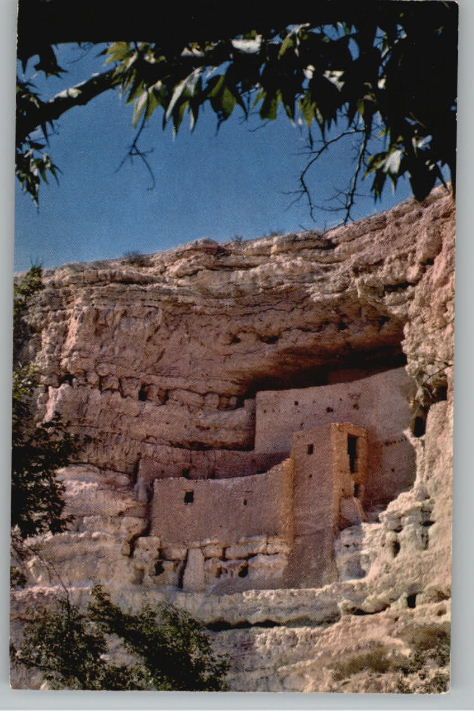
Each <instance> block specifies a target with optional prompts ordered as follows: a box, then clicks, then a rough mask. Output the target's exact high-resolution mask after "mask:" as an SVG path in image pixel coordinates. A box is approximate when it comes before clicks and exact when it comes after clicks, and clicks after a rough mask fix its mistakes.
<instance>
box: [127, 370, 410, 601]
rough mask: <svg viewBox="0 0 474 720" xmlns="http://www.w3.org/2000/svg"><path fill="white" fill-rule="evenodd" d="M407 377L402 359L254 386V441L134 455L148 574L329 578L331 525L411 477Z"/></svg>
mask: <svg viewBox="0 0 474 720" xmlns="http://www.w3.org/2000/svg"><path fill="white" fill-rule="evenodd" d="M412 387H413V386H412V383H411V382H410V381H409V379H408V378H407V376H406V373H405V371H404V369H403V368H401V369H396V370H390V371H387V372H384V373H379V374H375V375H372V376H370V377H366V378H364V379H360V380H353V381H352V382H344V383H337V384H333V385H330V386H321V387H314V388H305V389H302V390H286V391H265V392H261V393H257V398H256V438H255V450H253V451H249V452H237V451H234V452H232V451H225V450H222V451H218V450H214V451H208V452H206V451H182V450H181V451H179V450H175V451H174V453H173V452H171V453H170V449H169V448H166V450H165V456H164V457H163V458H162V459H159V458H154V459H151V460H150V459H146V460H143V461H142V462H141V464H140V469H139V474H138V482H137V489H138V494H139V496H141V498H142V499H143V500H146V499H148V500H149V502H150V505H151V525H150V536H151V537H155V538H159V549H158V548H157V558H156V563H155V565H154V574H155V579H154V582H155V583H157V584H159V585H171V586H176V587H179V588H182V589H183V590H193V591H203V590H219V591H229V590H237V589H245V588H250V587H251V588H264V587H267V588H271V587H317V586H320V585H324V584H326V583H328V582H331V581H333V580H335V579H337V567H336V563H335V558H334V542H335V539H336V538H337V536H338V533H339V531H340V530H342V529H344V528H346V527H348V526H351V525H357V524H360V523H361V522H362V521H363V519H364V517H365V511H366V509H369V510H370V508H371V507H373V505H374V503H377V502H381V501H384V500H386V499H387V498H390V497H394V496H395V495H396V494H398V492H399V491H400V489H401V488H403V487H404V486H405V487H407V486H408V485H409V484H410V482H412V480H413V470H414V466H413V460H412V448H411V445H410V444H409V442H408V440H407V439H406V438H405V436H404V434H403V428H405V427H407V425H408V424H409V405H408V400H409V396H410V393H411V391H412ZM378 404H379V405H380V404H381V405H383V406H384V412H380V413H379V412H377V406H378ZM387 410H388V411H389V412H387ZM333 420H334V421H333ZM357 421H358V422H357ZM159 452H160V450H159V449H158V452H157V454H158V455H159ZM180 453H181V455H180ZM209 454H210V455H211V457H208V455H209ZM282 458H285V459H283V460H282ZM167 459H169V460H168V461H167ZM180 460H181V469H180V470H179V471H178V472H177V473H176V475H177V476H176V477H173V472H172V470H173V469H175V468H179V467H180ZM169 461H171V462H170V464H168V462H169ZM226 470H227V471H229V470H230V471H232V470H233V476H229V475H227V476H226Z"/></svg>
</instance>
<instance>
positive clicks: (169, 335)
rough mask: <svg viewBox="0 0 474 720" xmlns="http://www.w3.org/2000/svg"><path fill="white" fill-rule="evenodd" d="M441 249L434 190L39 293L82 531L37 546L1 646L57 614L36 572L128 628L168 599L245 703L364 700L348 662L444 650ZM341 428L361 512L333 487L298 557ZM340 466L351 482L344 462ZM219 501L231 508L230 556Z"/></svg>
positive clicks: (42, 406) (447, 260)
mask: <svg viewBox="0 0 474 720" xmlns="http://www.w3.org/2000/svg"><path fill="white" fill-rule="evenodd" d="M454 236H455V214H454V206H453V202H452V199H451V198H450V196H449V195H448V194H446V193H445V192H444V191H442V190H438V191H435V192H434V193H432V195H431V196H430V197H429V198H428V199H427V200H426V201H424V202H423V203H421V204H419V203H415V202H408V203H404V204H403V205H400V206H398V207H397V208H395V209H393V210H391V211H390V212H387V213H384V214H381V215H376V216H373V217H370V218H368V219H366V220H363V221H361V222H358V223H355V224H353V225H351V226H349V227H347V228H340V229H336V230H332V231H329V232H327V233H325V234H318V233H316V232H305V233H301V234H298V235H286V236H278V237H266V238H262V239H259V240H255V241H248V242H243V243H230V244H227V245H219V244H217V243H215V242H213V241H212V240H208V239H205V240H201V241H197V242H196V243H192V244H191V245H187V246H185V247H183V248H179V249H177V250H175V251H170V252H166V253H160V254H157V255H153V256H147V257H146V258H144V259H143V261H142V263H141V264H140V265H137V264H133V265H130V264H128V263H127V262H126V261H124V260H111V261H104V262H100V263H91V264H81V265H74V266H66V267H63V268H59V269H56V270H53V271H48V272H47V273H46V277H45V289H44V291H43V292H42V293H41V295H40V296H39V297H38V301H37V302H36V303H35V306H34V307H33V308H32V310H31V322H32V324H33V325H34V327H35V328H36V330H37V332H36V334H35V335H34V337H33V338H32V340H31V341H30V344H29V346H28V348H26V349H25V354H26V355H27V356H28V357H29V358H30V359H31V360H34V362H35V363H36V365H37V366H38V367H39V368H40V371H41V374H42V386H41V387H42V390H41V392H40V394H39V396H38V417H39V418H46V419H47V418H50V417H51V416H52V415H53V414H54V413H55V412H59V413H60V415H61V416H62V419H63V421H64V422H65V424H66V425H67V427H68V429H69V430H70V431H71V432H73V433H74V434H75V435H76V436H77V437H78V440H79V450H78V452H77V456H76V457H75V458H74V462H73V464H71V466H69V467H67V468H65V469H63V470H62V471H61V475H62V477H63V479H64V482H65V486H66V500H67V511H68V512H71V513H72V514H73V515H74V521H73V523H72V525H71V527H70V530H68V532H66V533H64V534H62V535H60V536H55V537H45V538H44V539H43V540H42V549H41V553H42V556H43V557H44V558H46V559H47V561H48V563H47V564H45V563H44V562H43V563H42V562H41V561H39V560H38V559H35V560H34V561H32V562H31V567H30V578H29V583H28V585H27V586H26V588H25V589H23V590H21V591H18V592H17V593H16V594H15V597H14V604H13V630H14V634H15V633H17V632H18V629H19V627H20V623H21V619H22V617H23V616H24V613H25V612H26V610H27V608H28V607H29V606H31V603H32V602H37V603H39V602H42V601H47V600H48V599H49V598H50V597H51V595H52V594H54V593H56V592H57V591H58V590H57V588H58V582H57V577H55V575H54V573H53V574H51V571H50V569H49V570H48V567H50V563H53V564H54V566H55V567H56V569H57V573H58V574H59V576H60V577H61V578H62V580H63V581H64V582H65V583H66V584H67V585H68V586H69V587H70V588H71V593H72V594H73V595H75V596H77V597H78V598H82V599H86V598H87V595H88V592H89V589H90V587H91V586H92V585H93V584H95V583H97V582H101V583H102V584H103V585H104V586H105V587H107V588H108V589H109V590H110V591H111V593H112V596H113V597H114V599H115V600H117V601H119V602H120V603H121V604H123V605H124V606H128V607H132V608H135V609H136V608H138V607H140V606H141V604H143V602H145V601H156V600H159V599H160V598H163V597H167V598H170V599H173V600H174V601H175V602H176V603H177V604H178V605H180V606H182V607H185V608H186V609H188V610H189V611H191V612H192V613H194V614H195V615H196V616H197V617H199V618H201V619H202V621H203V622H205V623H206V624H207V625H208V626H209V627H210V629H211V630H212V632H214V633H215V637H216V643H217V644H218V646H219V647H220V648H222V649H224V650H225V651H226V652H227V653H229V654H230V657H231V660H232V665H231V673H230V684H231V689H235V690H244V689H245V690H302V691H315V690H344V689H349V690H350V691H354V687H352V686H350V684H349V685H347V683H346V685H344V683H342V681H341V683H339V685H338V683H337V682H335V681H334V679H333V676H332V675H331V671H330V668H331V667H332V665H333V664H334V663H335V662H337V661H339V660H340V659H341V658H343V657H344V656H345V655H346V654H347V651H348V648H350V649H351V650H353V649H354V648H356V649H359V650H360V651H362V650H363V649H364V648H366V647H367V648H369V647H371V644H372V645H373V644H374V643H378V644H382V645H383V646H384V647H386V649H387V652H392V651H394V649H397V651H403V649H404V648H405V647H406V637H407V633H410V632H411V631H412V629H413V628H414V627H417V626H419V625H423V624H426V623H431V624H437V625H440V626H441V627H447V626H448V623H449V598H450V547H451V546H450V540H451V469H452V452H451V448H452V432H451V427H452V363H453V301H454ZM311 403H314V407H315V409H314V411H313V410H312V405H311ZM328 408H329V410H328ZM272 409H273V411H274V417H273V419H272V418H270V419H269V415H271V411H272ZM264 411H265V413H264ZM341 423H342V424H344V423H353V424H354V427H357V428H361V430H360V437H366V438H367V458H366V469H365V471H364V472H365V473H366V475H365V476H364V492H363V493H362V494H361V491H360V489H359V485H360V483H356V482H352V485H351V484H350V482H349V481H347V482H346V481H344V482H343V483H342V484H341V485H340V487H341V488H342V489H341V492H340V493H339V494H331V495H330V496H329V495H328V496H327V497H328V498H329V499H328V500H327V502H328V506H327V507H328V511H327V512H324V513H319V514H318V513H314V517H315V518H316V517H318V518H320V517H322V516H324V523H325V524H324V527H322V526H321V527H318V532H320V533H321V534H320V535H316V534H315V533H311V532H309V533H306V532H301V533H300V534H298V532H299V531H298V530H297V527H298V517H300V516H301V517H302V515H301V512H300V510H301V508H302V507H311V503H312V502H313V498H314V502H315V503H317V502H318V499H317V498H318V497H319V496H317V494H315V495H314V496H313V495H312V494H311V493H312V492H313V485H311V483H310V480H309V478H308V477H307V476H309V474H311V473H310V472H309V471H308V467H309V466H307V463H306V464H305V462H306V461H305V462H300V461H299V460H298V457H296V456H295V452H294V447H297V445H298V433H301V432H303V433H307V432H311V431H312V430H313V428H321V427H328V428H329V427H331V426H334V427H335V426H337V424H341ZM321 432H322V431H321ZM354 432H355V431H354ZM357 432H359V431H357ZM364 433H366V435H364ZM349 434H350V433H349ZM353 434H354V433H353ZM321 437H322V436H321ZM328 437H329V435H328ZM331 437H333V436H332V435H331ZM334 437H336V436H334ZM328 442H329V441H328ZM331 442H333V441H332V440H331ZM334 442H335V441H334ZM295 443H296V445H295ZM344 443H346V440H345V439H344ZM309 445H315V446H316V449H317V450H318V451H319V450H320V448H319V446H318V445H317V442H316V443H312V442H310V441H309V440H308V441H307V442H306V439H305V447H309ZM336 445H337V443H336ZM336 445H334V447H336ZM301 447H303V446H301ZM331 447H332V445H331ZM338 447H340V449H339V450H337V448H336V450H337V452H336V455H335V456H334V457H335V458H336V459H335V460H334V463H335V465H334V466H336V465H337V466H338V467H339V465H341V463H346V465H345V466H344V468H342V465H341V467H339V470H338V472H347V473H349V475H348V476H347V477H348V478H349V480H350V473H351V467H352V466H351V463H352V464H354V462H355V460H356V459H355V458H354V457H353V456H352V457H351V451H350V448H349V449H347V447H346V446H345V445H344V447H346V450H344V449H341V448H343V445H342V444H340V443H339V445H338ZM302 452H303V451H302ZM321 452H322V451H321ZM337 453H339V454H337ZM337 458H339V460H338V459H337ZM313 461H314V463H315V464H314V467H315V468H316V472H315V476H316V477H315V478H314V483H315V485H314V488H316V482H317V479H318V477H319V478H323V477H324V483H329V485H327V487H328V488H329V487H331V488H332V486H333V484H334V483H335V482H336V481H335V480H334V478H335V477H336V475H337V473H336V474H335V473H334V472H333V470H334V468H333V469H331V468H330V469H329V470H327V471H326V470H325V471H324V472H323V471H322V470H321V467H322V466H321V465H318V457H317V456H316V457H315V456H314V455H313V454H312V458H311V462H313ZM364 462H365V461H364ZM338 463H339V465H338ZM318 468H319V469H318ZM341 468H342V469H341ZM354 468H355V466H354V467H352V471H353V470H354ZM304 473H306V475H305V477H306V480H305V482H307V484H306V485H304V491H303V489H302V488H303V485H302V484H301V482H302V481H301V478H302V477H303V474H304ZM318 473H319V474H318ZM341 477H342V476H341ZM236 479H238V482H239V483H240V485H239V486H238V488H237V485H236V484H235V483H236ZM321 482H322V481H321ZM225 483H227V485H225ZM233 483H234V484H233ZM308 483H309V484H308ZM344 483H345V484H344ZM347 483H349V484H347ZM188 485H189V487H188ZM356 485H357V486H358V487H357V488H356ZM217 487H219V488H220V489H219V492H220V493H221V495H220V496H219V497H222V498H226V502H227V501H228V498H232V502H234V501H235V502H238V503H239V507H240V506H241V511H242V513H241V514H239V515H238V518H239V519H238V521H236V519H235V518H236V515H235V512H234V511H232V536H231V535H230V534H229V533H227V535H229V536H228V537H227V535H226V532H224V531H222V533H220V532H219V527H218V526H219V523H218V522H217V519H218V517H225V513H222V508H219V512H220V513H221V514H220V515H219V513H218V511H217V508H216V506H215V505H213V500H214V499H215V498H214V496H213V493H214V491H215V489H216V488H217ZM318 487H321V485H319V486H318ZM325 487H326V486H325ZM222 488H224V490H222ZM344 488H345V489H344ZM347 488H349V489H347ZM173 493H175V494H176V493H177V494H176V497H175V495H174V494H173ZM189 493H194V494H192V495H189ZM222 493H223V494H222ZM226 493H228V494H226ZM246 493H248V494H246ZM216 497H217V496H216ZM252 497H253V498H254V502H255V503H256V505H255V507H254V510H253V514H252V506H249V505H248V504H247V505H244V500H246V499H250V498H252ZM320 497H322V495H321V496H320ZM266 498H268V501H266ZM298 498H300V499H298ZM354 498H355V499H354ZM178 502H179V507H178V505H177V504H176V503H178ZM229 502H230V501H229ZM325 502H326V501H325ZM160 503H161V504H160ZM163 503H165V505H166V503H170V512H171V511H172V517H173V518H174V519H175V523H174V527H173V523H171V524H169V525H170V527H169V528H168V527H167V525H166V523H165V521H164V518H165V517H166V510H167V508H166V507H164V505H163ZM173 503H174V504H173ZM200 503H201V504H200ZM202 503H204V505H203V504H202ZM298 503H299V504H298ZM229 507H230V506H229ZM257 507H258V508H259V509H258V512H257V511H256V509H255V508H257ZM247 508H249V512H248V515H245V514H244V511H247ZM298 508H299V509H298ZM198 512H199V513H201V514H200V515H199V516H197V515H196V513H198ZM193 513H195V514H194V515H193ZM203 513H204V515H203ZM206 514H208V515H206ZM203 517H208V518H209V523H208V529H209V533H208V534H207V536H205V535H206V533H205V532H204V529H207V528H205V525H204V524H203V522H202V518H203ZM247 517H248V518H249V519H248V520H246V518H247ZM259 517H261V520H262V523H261V524H262V527H261V528H259V527H257V525H258V522H257V520H258V518H259ZM160 518H161V520H160ZM230 518H231V516H230V515H229V527H230V525H231V521H230ZM295 518H296V520H295ZM256 522H257V525H256V524H255V523H256ZM305 522H306V521H305ZM315 522H316V520H315ZM317 522H319V523H321V522H322V520H321V519H318V520H317ZM180 526H182V527H183V533H182V538H181V537H180V535H179V528H180ZM295 528H296V530H295ZM240 531H241V532H240ZM229 532H230V531H229ZM239 533H240V534H239ZM318 538H319V539H318ZM316 541H317V542H316ZM315 542H316V544H315ZM311 543H312V544H311ZM308 553H311V555H312V556H314V557H315V558H317V562H315V563H313V564H312V565H311V563H310V564H309V565H308V564H307V558H308ZM305 563H306V565H305ZM303 566H304V567H310V568H313V570H310V571H306V570H305V571H304V573H306V575H305V578H303V574H304V573H303V569H302V568H303ZM316 566H317V571H316V569H314V568H316ZM308 572H310V574H309V575H308ZM311 573H313V574H312V575H311ZM318 573H319V574H318ZM308 578H310V580H308ZM15 682H16V683H17V684H18V685H22V686H32V685H34V684H35V683H36V682H39V680H37V679H35V678H33V675H24V676H22V677H18V678H17V679H16V680H15ZM360 682H361V689H362V690H363V689H364V688H365V689H366V690H367V688H368V690H370V689H371V687H372V686H370V682H369V680H367V678H365V679H364V678H362V679H361V681H360ZM373 689H375V690H377V689H378V690H383V689H385V690H390V689H393V688H392V686H391V685H390V679H389V678H388V676H387V677H386V678H385V679H380V682H379V685H378V686H377V687H376V688H373Z"/></svg>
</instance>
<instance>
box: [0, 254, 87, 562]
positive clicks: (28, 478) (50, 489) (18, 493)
mask: <svg viewBox="0 0 474 720" xmlns="http://www.w3.org/2000/svg"><path fill="white" fill-rule="evenodd" d="M42 287H43V282H42V271H41V268H40V267H38V266H34V267H32V268H31V270H29V272H27V273H26V274H25V275H24V276H23V277H22V278H21V279H20V280H19V281H18V282H17V283H16V285H15V293H14V311H13V329H14V370H13V405H12V439H13V447H12V486H11V488H12V500H11V526H12V530H13V533H14V535H13V544H14V547H15V549H16V550H17V552H20V554H21V550H20V545H21V541H22V540H24V539H25V538H28V537H34V536H37V535H39V534H41V533H44V532H46V531H50V532H52V533H57V532H61V531H63V530H64V529H65V528H66V526H67V524H68V522H69V518H67V517H63V516H62V513H63V509H64V500H63V491H64V487H63V484H62V483H61V482H60V481H59V480H58V479H57V477H56V471H57V470H58V469H59V468H60V467H63V466H64V465H66V464H67V461H68V459H69V457H70V455H71V453H72V451H73V449H74V441H73V438H72V437H71V436H70V435H69V434H68V433H67V432H65V430H64V427H63V425H62V423H61V421H60V418H59V417H58V416H55V417H53V418H52V419H51V420H50V421H49V422H45V423H42V424H40V425H38V424H37V423H36V421H35V418H34V408H33V399H34V392H35V389H36V387H37V382H38V380H37V372H36V369H35V368H34V367H33V366H32V365H31V364H26V365H25V364H22V363H21V352H22V347H23V345H24V344H25V342H27V340H28V339H29V337H30V335H31V331H32V328H31V326H30V324H29V322H28V319H27V310H28V307H29V305H30V303H31V302H32V300H33V299H34V297H35V295H36V293H37V292H38V291H39V290H41V288H42Z"/></svg>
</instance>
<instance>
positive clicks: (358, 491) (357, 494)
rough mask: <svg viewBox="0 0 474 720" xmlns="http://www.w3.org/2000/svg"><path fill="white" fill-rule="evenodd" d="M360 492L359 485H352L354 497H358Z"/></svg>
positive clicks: (360, 487)
mask: <svg viewBox="0 0 474 720" xmlns="http://www.w3.org/2000/svg"><path fill="white" fill-rule="evenodd" d="M361 492H362V485H361V484H360V483H354V497H356V498H358V497H360V495H361Z"/></svg>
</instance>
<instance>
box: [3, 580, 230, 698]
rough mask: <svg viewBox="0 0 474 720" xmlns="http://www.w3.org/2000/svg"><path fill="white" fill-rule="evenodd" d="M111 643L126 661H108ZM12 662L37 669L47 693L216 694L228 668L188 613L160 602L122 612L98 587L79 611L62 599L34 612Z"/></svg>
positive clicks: (13, 654)
mask: <svg viewBox="0 0 474 720" xmlns="http://www.w3.org/2000/svg"><path fill="white" fill-rule="evenodd" d="M112 637H114V638H118V639H119V640H120V641H121V645H122V647H123V648H124V649H125V650H126V651H127V652H128V655H129V657H130V659H131V661H130V662H129V663H127V664H121V665H118V664H116V663H114V662H112V661H111V660H110V657H109V655H108V652H109V644H110V640H111V638H112ZM12 656H13V660H14V661H16V662H17V663H21V664H23V665H26V666H28V667H32V668H38V669H39V670H41V671H42V672H43V674H44V677H45V679H46V680H47V681H48V683H49V685H50V686H51V687H52V688H70V689H84V690H153V689H154V690H222V689H224V688H225V680H224V678H225V674H226V672H227V669H228V663H227V660H226V659H225V658H222V657H216V656H215V655H214V653H213V650H212V646H211V642H210V638H209V636H208V634H207V633H206V631H205V629H204V628H203V627H202V625H200V624H199V623H198V622H197V621H196V620H194V619H193V618H192V617H191V616H190V615H189V614H188V613H186V612H184V611H182V610H178V609H177V608H175V607H173V606H171V605H167V604H164V603H163V604H160V605H159V606H158V607H157V608H156V609H155V608H151V607H149V606H147V607H145V608H143V610H142V611H141V612H139V613H138V614H135V615H134V614H132V613H127V612H124V611H123V610H121V609H120V608H119V607H118V606H117V605H115V604H114V603H112V601H111V599H110V597H109V595H108V594H107V593H105V592H104V591H103V589H102V588H101V587H100V586H97V587H95V588H94V590H93V592H92V600H91V601H90V603H89V605H88V607H87V608H86V610H85V611H81V610H80V609H79V608H78V607H77V606H75V605H73V604H72V603H71V602H70V600H69V598H67V597H66V598H65V599H61V600H59V601H58V602H57V605H56V607H55V608H54V610H42V611H40V612H37V613H36V615H35V616H34V618H33V620H32V622H31V623H30V625H29V626H28V627H27V629H26V632H25V637H24V640H23V644H22V646H21V648H20V649H18V650H17V649H15V648H13V651H12Z"/></svg>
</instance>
